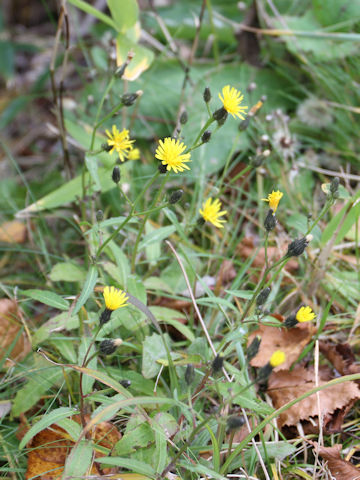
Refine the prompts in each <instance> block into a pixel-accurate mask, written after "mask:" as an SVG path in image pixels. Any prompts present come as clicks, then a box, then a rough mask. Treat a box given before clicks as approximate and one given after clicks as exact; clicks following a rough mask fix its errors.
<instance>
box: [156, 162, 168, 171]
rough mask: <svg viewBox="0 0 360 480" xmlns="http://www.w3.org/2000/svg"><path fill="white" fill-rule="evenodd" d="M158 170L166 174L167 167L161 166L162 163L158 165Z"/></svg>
mask: <svg viewBox="0 0 360 480" xmlns="http://www.w3.org/2000/svg"><path fill="white" fill-rule="evenodd" d="M158 168H159V172H160V173H166V172H167V166H166V165H163V164H162V163H160V165H159V167H158Z"/></svg>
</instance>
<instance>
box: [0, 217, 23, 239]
mask: <svg viewBox="0 0 360 480" xmlns="http://www.w3.org/2000/svg"><path fill="white" fill-rule="evenodd" d="M26 237H27V231H26V225H25V224H24V223H22V222H19V221H18V220H13V221H11V222H4V223H2V224H1V225H0V242H6V243H24V242H25V241H26Z"/></svg>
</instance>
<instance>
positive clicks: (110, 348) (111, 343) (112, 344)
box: [99, 338, 122, 355]
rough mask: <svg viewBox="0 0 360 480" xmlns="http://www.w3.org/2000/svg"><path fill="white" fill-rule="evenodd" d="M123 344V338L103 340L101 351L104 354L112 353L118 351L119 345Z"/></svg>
mask: <svg viewBox="0 0 360 480" xmlns="http://www.w3.org/2000/svg"><path fill="white" fill-rule="evenodd" d="M121 344H122V340H121V338H116V339H115V340H113V339H106V340H103V341H102V342H101V343H100V347H99V350H100V353H101V354H102V355H111V354H112V353H114V352H115V351H116V349H117V347H119V346H120V345H121Z"/></svg>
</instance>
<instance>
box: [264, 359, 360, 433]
mask: <svg viewBox="0 0 360 480" xmlns="http://www.w3.org/2000/svg"><path fill="white" fill-rule="evenodd" d="M319 377H320V378H319V385H324V384H325V383H326V382H327V381H328V380H329V372H328V369H327V368H326V367H325V369H320V371H319ZM314 387H315V372H314V368H313V367H309V368H304V367H303V366H301V365H296V367H295V368H294V370H293V371H291V372H290V371H288V370H282V371H280V372H272V373H271V375H270V377H269V382H268V391H267V393H268V394H269V395H270V397H271V399H272V401H273V404H274V407H275V408H276V409H278V408H280V407H282V406H283V405H285V404H286V403H288V402H291V401H292V400H294V399H295V398H297V397H300V396H301V395H302V394H304V393H306V392H307V391H309V390H311V389H312V388H314ZM319 395H320V408H321V414H322V415H323V416H324V417H325V416H328V415H330V414H332V413H333V412H335V411H336V410H338V409H342V408H344V407H345V406H346V405H347V404H348V403H349V402H351V401H353V400H355V399H358V398H360V390H359V388H358V386H357V384H356V383H355V382H345V383H341V384H339V385H333V386H331V387H328V388H326V389H324V390H321V391H320V392H319ZM318 414H319V410H318V403H317V396H316V394H315V393H314V394H313V395H311V396H310V397H306V398H304V399H303V400H301V401H300V402H298V403H296V404H295V405H293V406H292V407H290V408H289V409H288V410H286V411H285V412H283V413H282V414H281V415H280V416H279V419H278V426H279V427H280V428H281V427H282V426H284V425H289V426H291V425H297V423H298V422H299V421H300V420H309V419H310V417H317V416H318Z"/></svg>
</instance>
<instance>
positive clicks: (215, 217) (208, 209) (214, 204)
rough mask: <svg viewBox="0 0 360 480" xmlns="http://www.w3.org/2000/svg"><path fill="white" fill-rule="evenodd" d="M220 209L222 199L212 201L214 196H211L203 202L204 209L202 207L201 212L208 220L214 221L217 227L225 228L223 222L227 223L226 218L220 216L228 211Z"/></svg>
mask: <svg viewBox="0 0 360 480" xmlns="http://www.w3.org/2000/svg"><path fill="white" fill-rule="evenodd" d="M220 209H221V202H220V200H218V199H217V198H216V199H215V200H214V201H212V198H211V197H210V198H208V199H207V200H206V202H204V203H203V205H202V209H200V210H199V212H200V214H201V215H202V217H203V219H204V220H205V221H206V222H210V223H212V224H213V225H215V227H218V228H223V226H224V225H222V224H223V223H225V222H226V220H224V219H220V217H222V216H223V215H226V214H227V211H226V210H222V211H220Z"/></svg>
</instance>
